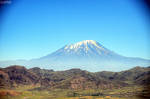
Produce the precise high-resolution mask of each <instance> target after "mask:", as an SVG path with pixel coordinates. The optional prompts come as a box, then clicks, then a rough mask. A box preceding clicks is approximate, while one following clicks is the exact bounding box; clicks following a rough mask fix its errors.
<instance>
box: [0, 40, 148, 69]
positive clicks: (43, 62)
mask: <svg viewBox="0 0 150 99" xmlns="http://www.w3.org/2000/svg"><path fill="white" fill-rule="evenodd" d="M9 65H24V66H27V67H36V66H38V67H41V68H47V69H54V70H66V69H71V68H80V69H85V70H88V71H102V70H111V71H120V70H127V69H130V68H132V67H135V66H150V60H147V59H142V58H134V57H125V56H122V55H119V54H117V53H115V52H113V51H111V50H109V49H107V48H105V47H104V46H103V45H101V44H100V43H98V42H96V41H94V40H84V41H81V42H78V43H75V44H71V45H66V46H64V47H62V48H60V49H58V50H57V51H56V52H53V53H51V54H49V55H46V56H44V57H40V58H37V59H32V60H28V61H27V60H16V61H1V62H0V66H1V67H6V66H9Z"/></svg>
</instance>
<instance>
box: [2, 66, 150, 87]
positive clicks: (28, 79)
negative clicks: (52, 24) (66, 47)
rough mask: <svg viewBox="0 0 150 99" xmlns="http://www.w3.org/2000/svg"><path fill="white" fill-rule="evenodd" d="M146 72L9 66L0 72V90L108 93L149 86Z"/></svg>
mask: <svg viewBox="0 0 150 99" xmlns="http://www.w3.org/2000/svg"><path fill="white" fill-rule="evenodd" d="M149 78H150V68H143V67H135V68H133V69H130V70H126V71H122V72H107V71H105V72H104V71H103V72H96V73H92V72H88V71H85V70H81V69H70V70H66V71H53V70H46V69H40V68H37V67H36V68H31V69H26V68H25V67H23V66H16V65H15V66H10V67H7V68H1V69H0V88H13V87H17V86H19V85H40V86H41V87H44V88H52V89H55V88H60V89H75V90H76V89H97V88H99V89H107V88H108V89H111V88H120V87H126V86H133V85H139V86H143V85H144V84H149V80H150V79H149Z"/></svg>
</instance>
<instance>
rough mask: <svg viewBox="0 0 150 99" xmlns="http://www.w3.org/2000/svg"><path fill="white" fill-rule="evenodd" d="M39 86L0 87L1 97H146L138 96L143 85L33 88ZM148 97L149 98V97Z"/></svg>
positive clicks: (90, 98)
mask: <svg viewBox="0 0 150 99" xmlns="http://www.w3.org/2000/svg"><path fill="white" fill-rule="evenodd" d="M33 88H37V89H38V86H36V87H35V86H22V87H17V88H15V89H9V90H6V89H0V99H146V98H141V97H138V96H136V94H135V93H138V92H139V93H140V92H141V91H142V90H143V88H142V87H137V86H135V87H132V88H131V87H125V88H121V89H113V90H100V89H91V90H76V91H75V90H74V91H73V90H66V89H65V90H63V89H48V90H37V89H36V90H31V89H33ZM147 99H148V98H147Z"/></svg>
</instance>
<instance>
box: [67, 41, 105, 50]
mask: <svg viewBox="0 0 150 99" xmlns="http://www.w3.org/2000/svg"><path fill="white" fill-rule="evenodd" d="M89 47H90V48H92V47H96V48H100V49H102V48H103V46H102V45H100V44H99V43H98V42H96V41H94V40H84V41H80V42H77V43H75V44H71V45H67V46H65V48H64V49H79V48H83V49H84V48H85V49H86V50H88V49H89Z"/></svg>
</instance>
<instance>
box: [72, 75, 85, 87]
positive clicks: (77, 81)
mask: <svg viewBox="0 0 150 99" xmlns="http://www.w3.org/2000/svg"><path fill="white" fill-rule="evenodd" d="M86 81H87V79H86V78H84V77H76V78H74V79H73V80H72V81H71V82H70V83H71V86H70V87H71V89H85V87H86V86H85V85H84V84H85V83H86Z"/></svg>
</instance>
